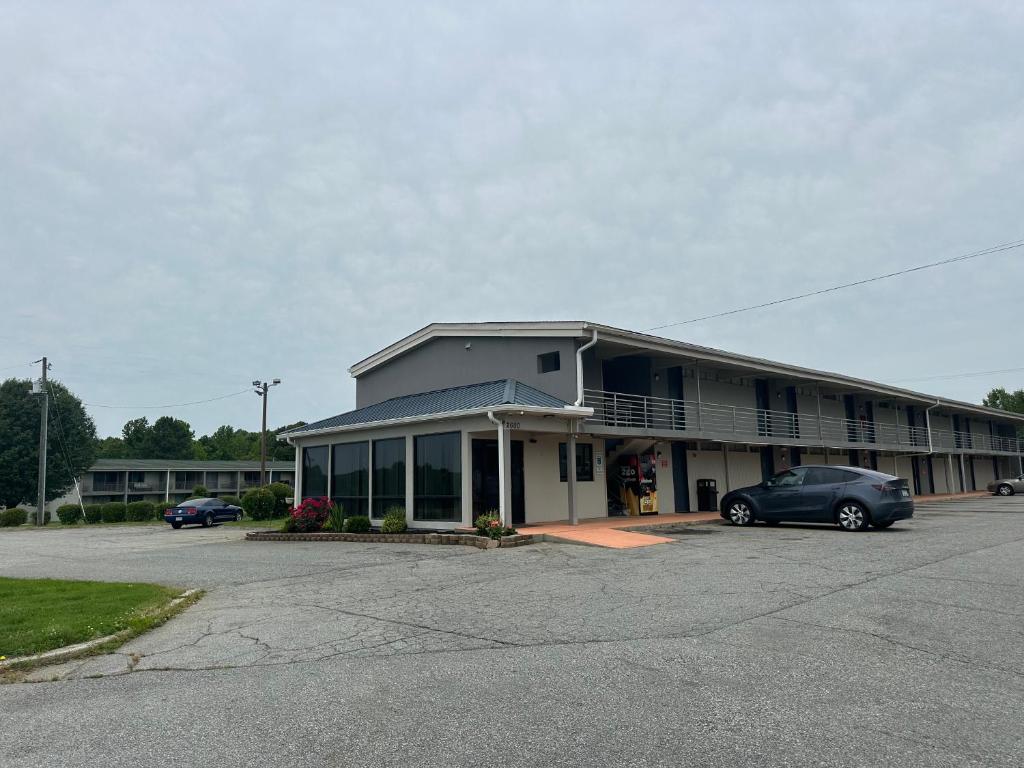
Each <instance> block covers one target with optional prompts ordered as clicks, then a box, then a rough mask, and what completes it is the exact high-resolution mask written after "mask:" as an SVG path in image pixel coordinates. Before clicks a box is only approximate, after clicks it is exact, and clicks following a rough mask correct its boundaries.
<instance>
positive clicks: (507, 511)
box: [498, 422, 512, 526]
mask: <svg viewBox="0 0 1024 768" xmlns="http://www.w3.org/2000/svg"><path fill="white" fill-rule="evenodd" d="M511 459H512V440H511V432H510V431H509V430H508V429H506V428H505V424H504V422H502V423H501V424H500V425H499V426H498V514H499V515H500V516H501V524H502V525H506V526H511V525H512V461H511Z"/></svg>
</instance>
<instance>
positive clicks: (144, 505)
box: [125, 501, 163, 522]
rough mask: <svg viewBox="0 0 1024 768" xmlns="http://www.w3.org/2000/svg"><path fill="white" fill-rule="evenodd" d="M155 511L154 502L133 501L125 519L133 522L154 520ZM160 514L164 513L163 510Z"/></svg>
mask: <svg viewBox="0 0 1024 768" xmlns="http://www.w3.org/2000/svg"><path fill="white" fill-rule="evenodd" d="M155 509H156V508H155V507H154V506H153V502H152V501H133V502H131V503H130V504H129V505H128V509H127V514H126V515H125V517H126V518H127V519H128V520H132V521H133V522H142V521H143V520H152V519H153V515H154V511H155ZM160 512H161V513H162V512H163V510H162V509H161V510H160Z"/></svg>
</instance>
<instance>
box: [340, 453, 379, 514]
mask: <svg viewBox="0 0 1024 768" xmlns="http://www.w3.org/2000/svg"><path fill="white" fill-rule="evenodd" d="M369 448H370V445H369V443H367V442H362V443H342V444H340V445H335V446H332V447H331V450H332V451H333V452H334V455H333V456H331V499H332V500H333V501H334V503H335V504H337V505H338V506H340V507H341V508H342V509H343V510H344V511H345V516H346V517H351V516H352V515H368V514H370V510H369V506H368V505H369V496H370V486H369V483H370V467H369Z"/></svg>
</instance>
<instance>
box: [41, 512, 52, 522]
mask: <svg viewBox="0 0 1024 768" xmlns="http://www.w3.org/2000/svg"><path fill="white" fill-rule="evenodd" d="M52 519H53V518H52V517H50V510H48V509H44V510H43V525H49V524H50V520H52Z"/></svg>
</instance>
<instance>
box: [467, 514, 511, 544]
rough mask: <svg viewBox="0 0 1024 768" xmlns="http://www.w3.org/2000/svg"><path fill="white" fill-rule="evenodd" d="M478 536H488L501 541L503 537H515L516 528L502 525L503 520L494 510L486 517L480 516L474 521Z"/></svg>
mask: <svg viewBox="0 0 1024 768" xmlns="http://www.w3.org/2000/svg"><path fill="white" fill-rule="evenodd" d="M473 526H474V527H475V528H476V534H477V536H487V537H489V538H492V539H500V538H501V537H502V536H514V535H515V533H516V529H515V528H510V527H509V526H507V525H502V524H501V518H500V517H499V516H498V514H497V513H496V512H494V511H493V510H492V511H490V512H488V513H487V514H485V515H480V517H478V518H477V519H476V520H474V521H473Z"/></svg>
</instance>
